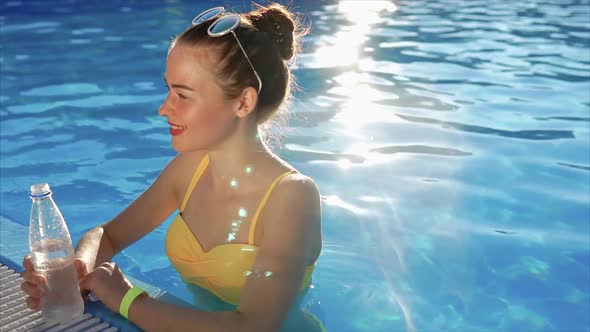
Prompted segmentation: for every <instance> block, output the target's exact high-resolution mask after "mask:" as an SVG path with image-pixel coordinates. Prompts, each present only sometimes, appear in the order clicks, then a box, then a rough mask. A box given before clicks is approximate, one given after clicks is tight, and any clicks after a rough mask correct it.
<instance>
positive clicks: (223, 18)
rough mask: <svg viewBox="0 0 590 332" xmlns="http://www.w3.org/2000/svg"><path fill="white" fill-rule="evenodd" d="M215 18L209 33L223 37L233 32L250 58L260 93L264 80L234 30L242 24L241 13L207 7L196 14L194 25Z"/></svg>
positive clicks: (243, 51) (246, 55)
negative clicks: (228, 12)
mask: <svg viewBox="0 0 590 332" xmlns="http://www.w3.org/2000/svg"><path fill="white" fill-rule="evenodd" d="M215 18H216V20H215V21H214V22H213V23H211V25H210V26H209V28H208V29H207V34H208V35H209V36H210V37H221V36H225V35H227V34H228V33H231V34H232V35H233V36H234V38H235V39H236V42H237V43H238V46H240V49H241V50H242V53H244V56H245V57H246V60H248V63H249V64H250V68H252V71H253V72H254V75H255V76H256V79H257V80H258V93H259V94H260V90H262V80H261V79H260V76H259V75H258V72H256V69H254V65H252V62H251V61H250V58H249V57H248V54H246V51H245V50H244V48H243V47H242V43H240V40H239V39H238V36H236V33H235V32H234V30H235V29H236V28H237V27H238V26H240V22H241V17H240V15H239V14H225V9H224V8H223V7H214V8H211V9H207V10H206V11H204V12H202V13H200V14H199V15H197V16H195V18H194V19H193V26H196V25H199V24H201V23H204V22H207V21H210V20H212V19H215Z"/></svg>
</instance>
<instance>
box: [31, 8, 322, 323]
mask: <svg viewBox="0 0 590 332" xmlns="http://www.w3.org/2000/svg"><path fill="white" fill-rule="evenodd" d="M297 32H298V29H297V22H296V21H294V19H293V16H292V15H291V14H290V13H289V11H288V10H287V9H286V8H285V7H283V6H282V5H278V4H272V5H270V6H268V7H259V8H257V9H256V10H254V11H252V12H250V13H248V14H242V15H238V14H230V13H228V12H225V10H224V9H223V8H220V7H216V8H213V9H210V10H208V11H206V12H204V13H202V14H201V15H198V16H197V17H196V18H195V20H194V21H193V25H192V26H191V27H190V28H188V29H187V30H185V31H184V32H183V33H181V34H180V35H179V36H177V37H176V38H175V39H174V40H173V42H172V45H171V47H170V50H169V53H168V58H167V62H166V72H165V75H164V80H165V82H166V85H167V86H168V88H169V93H168V96H167V97H166V100H165V101H164V103H163V104H162V106H161V107H160V110H159V113H160V115H162V116H163V117H165V118H166V119H167V121H168V123H169V124H170V134H171V135H172V146H173V147H174V149H175V150H176V151H177V152H178V154H177V156H176V157H175V158H174V159H173V160H172V161H171V162H170V163H169V164H168V165H167V166H166V168H165V169H164V170H163V171H162V173H161V174H160V175H159V176H158V178H157V179H156V180H155V182H154V183H153V184H152V185H151V186H150V187H149V188H148V189H147V190H146V191H145V192H144V193H143V194H142V195H141V196H139V197H138V198H137V199H136V200H135V201H134V202H133V203H131V205H129V207H127V208H126V209H125V210H124V211H123V212H122V213H121V214H119V215H118V216H117V217H115V218H114V219H112V220H111V221H109V222H107V223H105V224H103V225H101V226H99V227H96V228H94V229H92V230H90V231H89V232H88V233H86V234H85V235H84V236H83V237H82V238H81V240H80V242H79V243H78V246H77V248H76V256H77V259H76V265H77V268H78V271H79V275H80V286H81V289H83V290H84V291H85V292H89V291H93V292H94V293H95V294H96V296H97V297H98V298H100V300H101V301H102V302H103V303H104V304H105V305H106V306H107V307H108V308H110V309H111V310H113V311H115V312H121V314H122V315H124V316H126V317H128V319H129V320H131V321H132V322H133V323H135V324H136V325H138V326H139V327H141V328H142V329H144V330H147V331H197V330H198V331H211V332H213V331H257V332H259V331H278V330H279V329H281V327H282V326H283V325H284V323H285V321H286V320H287V317H288V313H289V312H290V311H291V309H292V308H293V307H294V305H295V303H296V300H297V298H298V295H301V294H302V292H303V291H304V290H305V289H306V288H307V287H308V285H309V283H310V279H311V273H312V271H313V269H314V266H315V262H316V260H317V258H318V256H319V254H320V251H321V246H322V238H321V208H320V195H319V192H318V189H317V187H316V185H315V183H314V182H313V180H312V179H310V178H309V177H307V176H304V175H302V174H300V173H299V172H298V171H297V170H296V169H294V168H293V167H292V166H290V165H289V164H287V163H286V162H284V161H282V160H281V159H280V158H279V157H278V156H276V155H274V154H273V153H272V152H271V151H270V150H269V149H268V147H267V146H266V144H265V142H264V141H263V140H262V139H261V137H263V134H264V133H263V132H261V126H262V125H263V124H264V123H265V122H266V121H267V120H269V119H270V118H271V117H272V116H273V114H274V113H275V112H277V110H278V109H279V108H280V107H281V105H282V104H283V101H284V100H285V99H286V98H287V97H288V95H289V93H290V87H291V74H290V70H289V67H288V60H289V59H291V58H292V57H293V56H294V55H295V53H296V52H297V50H298V45H299V40H298V38H299V37H300V36H299V35H298V34H297ZM177 209H178V210H179V213H178V215H177V216H176V218H175V219H174V221H173V223H172V224H171V226H170V228H169V229H168V233H167V235H166V253H167V255H168V257H169V259H170V261H171V262H172V265H173V266H174V268H175V269H176V270H177V271H178V273H179V274H180V276H181V277H182V278H183V280H185V281H186V282H188V283H190V284H192V285H196V286H198V287H200V288H203V289H206V290H208V291H209V292H211V293H213V294H215V296H217V297H218V298H219V299H221V300H223V301H224V302H226V303H228V304H230V305H233V306H234V309H233V310H225V311H216V312H208V311H201V310H198V309H195V308H185V307H178V306H175V305H171V304H167V303H163V302H160V301H158V300H156V299H152V298H150V297H149V296H148V295H147V294H146V293H145V292H142V290H141V289H138V288H137V287H133V285H131V283H130V282H129V281H128V280H127V279H126V278H125V277H124V275H123V274H122V271H121V270H120V269H119V267H118V266H117V265H116V264H115V263H113V262H111V260H112V258H113V256H115V255H116V254H117V253H119V252H120V251H121V250H123V249H124V248H126V247H127V246H129V245H131V244H132V243H134V242H135V241H137V240H139V239H140V238H142V237H143V236H145V235H146V234H148V233H149V232H151V231H152V230H153V229H155V228H156V227H157V226H158V225H160V224H161V223H162V222H163V221H164V220H165V219H166V218H167V217H168V216H169V215H170V214H172V213H173V212H174V211H175V210H177ZM23 265H24V267H25V273H24V278H25V282H24V283H23V285H22V289H23V290H24V291H25V292H26V293H27V294H28V295H29V297H28V298H27V304H28V306H29V307H30V308H33V309H39V308H40V303H41V302H40V299H41V297H42V296H43V287H42V286H43V283H44V280H43V277H42V276H41V275H40V274H39V273H37V272H36V271H34V269H33V266H32V264H31V261H30V257H29V256H27V257H25V260H24V262H23Z"/></svg>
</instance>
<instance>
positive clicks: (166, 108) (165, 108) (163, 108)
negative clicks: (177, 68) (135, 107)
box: [158, 93, 173, 116]
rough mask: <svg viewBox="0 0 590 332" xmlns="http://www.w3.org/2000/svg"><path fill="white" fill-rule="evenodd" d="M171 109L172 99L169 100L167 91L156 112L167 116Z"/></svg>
mask: <svg viewBox="0 0 590 332" xmlns="http://www.w3.org/2000/svg"><path fill="white" fill-rule="evenodd" d="M172 109H173V106H172V101H171V100H170V93H168V94H167V95H166V99H165V100H164V102H163V103H162V105H160V109H159V110H158V113H159V114H160V115H161V116H168V115H169V114H170V112H171V111H172Z"/></svg>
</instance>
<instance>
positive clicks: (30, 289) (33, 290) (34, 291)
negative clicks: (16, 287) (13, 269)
mask: <svg viewBox="0 0 590 332" xmlns="http://www.w3.org/2000/svg"><path fill="white" fill-rule="evenodd" d="M20 289H21V290H22V291H23V292H24V293H25V294H27V295H29V296H32V297H35V298H40V297H41V296H43V295H45V290H44V289H42V288H41V287H38V286H37V285H35V284H32V283H30V282H23V283H22V284H20Z"/></svg>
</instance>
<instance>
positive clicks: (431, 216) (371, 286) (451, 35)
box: [0, 0, 590, 332]
mask: <svg viewBox="0 0 590 332" xmlns="http://www.w3.org/2000/svg"><path fill="white" fill-rule="evenodd" d="M295 2H296V4H295V9H296V10H297V11H299V12H300V13H302V14H304V19H305V20H306V22H308V23H309V22H311V33H310V34H309V35H308V36H307V37H306V38H305V43H304V51H303V54H302V55H301V56H300V57H299V59H298V61H297V62H296V63H294V65H295V70H294V73H295V75H296V77H297V80H298V84H299V87H300V89H299V90H298V91H297V93H296V99H295V101H294V102H293V104H292V107H291V110H292V114H291V119H290V124H289V127H288V128H286V134H287V136H286V138H285V140H284V142H283V143H284V144H283V145H282V148H277V149H276V150H275V151H276V152H277V153H279V154H280V155H281V156H283V157H284V158H285V159H286V160H288V161H289V162H290V163H291V164H292V165H294V166H295V167H297V168H298V169H299V170H300V171H301V172H303V173H305V174H307V175H309V176H311V177H313V178H314V179H315V180H316V182H317V184H318V185H319V188H320V190H321V193H322V198H323V235H324V247H323V251H322V254H321V256H320V259H319V261H318V265H317V268H316V270H315V272H314V276H313V288H311V289H310V291H309V292H308V293H307V295H306V296H305V298H304V300H303V302H302V306H303V307H304V308H306V309H307V310H309V311H310V312H311V313H313V314H314V315H315V316H316V317H318V318H319V319H320V320H321V321H323V322H324V324H325V326H326V328H327V330H328V331H336V332H347V331H461V332H462V331H589V330H590V328H589V325H590V318H589V314H588V313H589V312H590V305H589V291H590V289H589V287H590V286H589V285H590V272H589V260H590V254H589V252H590V249H589V242H590V241H589V235H588V234H589V231H590V229H589V228H590V227H589V224H590V217H589V215H590V207H589V196H588V195H589V190H590V185H589V182H590V156H589V151H588V148H589V141H590V137H589V135H590V128H589V126H590V96H589V94H590V82H589V76H588V75H589V70H590V47H589V46H590V9H589V8H590V1H587V0H586V1H575V0H563V1H558V0H539V1H519V2H512V1H508V0H502V1H500V0H498V1H478V0H469V1H467V0H463V1H443V0H440V1H400V2H395V3H394V2H389V1H340V2H335V1H321V2H316V1H295ZM210 3H211V4H220V3H223V4H225V5H228V4H230V5H232V4H231V3H230V2H227V1H225V2H221V1H212V2H210ZM246 3H247V2H244V1H235V2H234V3H233V6H234V8H237V9H243V8H244V6H246V5H245V4H246ZM209 6H210V4H202V3H200V2H192V3H191V2H188V1H187V2H180V1H171V0H170V1H155V0H152V1H141V2H134V1H129V2H125V1H113V2H111V1H102V2H100V3H96V2H94V1H92V2H85V1H57V2H56V1H53V4H50V2H46V1H22V2H20V1H5V2H3V3H2V4H1V5H0V13H1V14H0V23H1V38H2V46H1V50H2V54H1V56H0V65H1V69H2V72H1V92H0V102H1V108H0V119H1V125H0V129H1V133H0V142H1V152H2V159H1V169H0V170H1V186H2V189H1V196H0V197H1V200H2V201H1V202H2V206H1V210H0V214H1V215H2V216H3V217H4V218H8V219H11V220H13V221H15V222H18V223H21V224H23V225H27V223H28V212H29V209H30V201H29V199H28V193H27V190H28V187H29V185H31V184H33V183H37V182H41V181H47V182H49V183H50V184H51V185H52V187H53V189H54V192H55V198H56V200H57V202H58V204H59V205H60V207H61V209H62V212H63V213H64V215H65V216H66V218H67V220H68V223H69V225H70V228H71V232H72V234H73V237H74V239H75V241H77V240H78V239H79V237H80V236H81V235H82V234H83V233H84V232H85V231H86V230H88V229H89V228H91V227H93V226H95V225H97V224H99V223H101V222H103V221H105V220H108V219H109V218H112V217H113V216H114V215H116V214H117V213H118V212H119V211H121V210H122V209H123V208H124V207H125V206H127V204H129V203H130V202H131V201H132V200H133V199H134V198H135V197H137V196H138V195H139V194H140V193H141V192H142V191H143V190H144V189H145V188H146V187H147V186H148V185H149V184H150V183H151V182H152V181H153V180H154V178H155V177H156V176H157V174H158V173H159V171H160V170H161V169H162V168H163V167H164V166H165V165H166V163H167V162H168V161H169V160H170V159H171V158H172V157H173V155H174V152H173V150H172V149H171V147H170V137H169V134H168V128H167V124H166V122H165V120H164V119H163V118H160V117H159V116H158V115H157V109H158V106H159V104H160V103H161V102H162V101H163V100H164V97H165V93H166V91H165V88H164V86H163V83H162V74H163V71H164V61H165V56H166V51H167V48H168V45H169V40H170V37H171V36H174V35H175V34H177V33H179V32H180V31H182V30H183V29H184V28H185V27H186V26H187V24H188V23H189V22H190V21H191V19H192V18H193V16H194V15H195V14H197V13H199V12H200V11H202V10H203V9H205V8H206V7H209ZM169 223H170V220H167V221H166V222H165V223H164V224H163V225H162V226H161V227H159V228H158V229H156V231H154V232H153V233H152V234H150V235H148V236H147V237H146V238H144V239H142V240H141V241H140V242H139V243H137V244H135V245H133V246H132V247H130V248H128V249H127V250H125V251H124V253H123V254H122V255H120V256H119V257H117V260H116V261H117V262H118V263H120V265H121V266H122V268H123V271H125V272H126V273H128V274H129V275H131V276H134V277H136V278H139V279H141V280H145V281H147V282H150V283H153V284H155V285H157V286H159V287H161V288H164V289H166V290H168V291H170V292H171V293H172V294H174V295H176V296H178V297H180V298H183V299H185V300H187V301H190V300H191V298H190V296H189V295H188V293H187V291H186V288H185V286H184V284H183V283H182V282H181V280H180V278H179V277H178V275H177V274H176V272H174V270H173V269H172V268H171V266H170V263H169V261H168V259H167V258H166V256H165V253H164V247H163V241H164V235H165V231H166V229H167V227H168V225H169Z"/></svg>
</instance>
